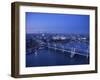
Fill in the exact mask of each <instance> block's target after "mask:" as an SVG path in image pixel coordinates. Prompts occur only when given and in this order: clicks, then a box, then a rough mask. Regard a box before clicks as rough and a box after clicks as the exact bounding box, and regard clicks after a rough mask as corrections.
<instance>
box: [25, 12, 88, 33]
mask: <svg viewBox="0 0 100 80" xmlns="http://www.w3.org/2000/svg"><path fill="white" fill-rule="evenodd" d="M89 20H90V19H89V15H74V14H53V13H52V14H51V13H33V12H26V33H39V32H42V33H45V32H48V33H75V34H87V33H89Z"/></svg>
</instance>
